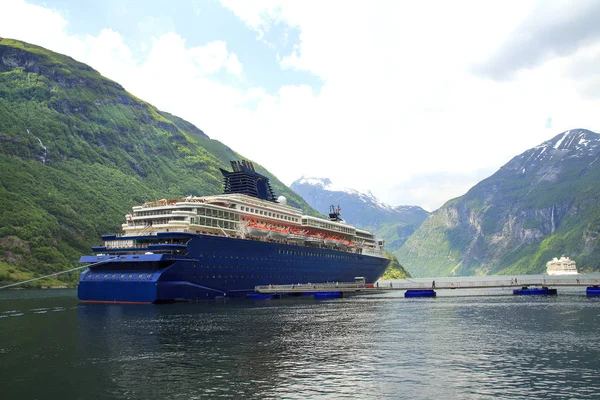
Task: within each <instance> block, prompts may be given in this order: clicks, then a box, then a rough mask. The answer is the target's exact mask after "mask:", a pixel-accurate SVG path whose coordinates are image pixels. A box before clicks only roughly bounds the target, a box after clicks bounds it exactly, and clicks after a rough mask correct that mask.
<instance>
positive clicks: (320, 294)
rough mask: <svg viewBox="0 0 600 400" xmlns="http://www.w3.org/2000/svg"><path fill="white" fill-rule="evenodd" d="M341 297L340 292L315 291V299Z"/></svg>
mask: <svg viewBox="0 0 600 400" xmlns="http://www.w3.org/2000/svg"><path fill="white" fill-rule="evenodd" d="M340 297H342V292H315V299H337V298H340Z"/></svg>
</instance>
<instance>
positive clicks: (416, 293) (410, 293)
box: [404, 289, 436, 297]
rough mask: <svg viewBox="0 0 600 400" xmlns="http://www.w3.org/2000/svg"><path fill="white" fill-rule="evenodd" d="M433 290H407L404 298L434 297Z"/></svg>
mask: <svg viewBox="0 0 600 400" xmlns="http://www.w3.org/2000/svg"><path fill="white" fill-rule="evenodd" d="M435 296H436V294H435V290H433V289H425V290H415V289H411V290H407V291H406V292H405V293H404V297H435Z"/></svg>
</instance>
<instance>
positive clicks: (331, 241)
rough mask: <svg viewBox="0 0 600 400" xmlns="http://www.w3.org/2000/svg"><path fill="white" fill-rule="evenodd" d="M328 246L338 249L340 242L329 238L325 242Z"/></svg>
mask: <svg viewBox="0 0 600 400" xmlns="http://www.w3.org/2000/svg"><path fill="white" fill-rule="evenodd" d="M323 241H324V242H325V244H326V245H327V246H335V247H338V246H339V245H340V242H339V240H337V239H334V238H331V237H328V238H325V239H324V240H323Z"/></svg>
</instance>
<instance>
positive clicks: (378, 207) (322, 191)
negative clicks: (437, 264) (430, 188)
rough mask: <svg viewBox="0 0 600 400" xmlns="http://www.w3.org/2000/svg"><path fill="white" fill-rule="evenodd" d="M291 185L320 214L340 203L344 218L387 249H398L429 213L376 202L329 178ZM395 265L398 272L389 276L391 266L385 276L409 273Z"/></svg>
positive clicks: (413, 207)
mask: <svg viewBox="0 0 600 400" xmlns="http://www.w3.org/2000/svg"><path fill="white" fill-rule="evenodd" d="M290 187H291V188H292V189H293V190H294V191H295V192H296V193H298V194H300V195H301V196H302V197H303V198H304V200H306V201H307V202H308V204H310V205H311V206H312V207H313V208H314V209H315V210H317V211H319V212H321V213H323V214H327V213H328V212H329V207H330V206H332V205H333V206H335V207H337V206H340V208H341V209H342V211H341V214H342V217H343V219H344V220H345V221H347V222H348V223H350V224H352V225H354V226H356V227H358V228H361V229H365V230H368V231H370V232H373V233H374V234H375V235H376V236H377V237H380V238H382V239H384V240H385V243H386V245H385V247H386V249H387V250H388V251H390V252H394V251H396V250H398V249H399V248H400V246H402V244H403V243H404V242H405V241H406V240H407V239H408V237H409V236H410V235H411V234H412V233H413V232H414V231H415V230H416V229H417V228H418V227H419V226H420V225H421V223H422V222H423V221H424V220H425V218H427V216H428V215H429V213H428V212H427V211H425V210H423V209H422V208H421V207H417V206H397V207H393V206H390V205H388V204H385V203H383V202H381V201H379V199H377V198H376V197H375V196H374V195H373V194H372V193H370V192H369V193H362V192H360V191H358V190H355V189H349V188H341V187H337V186H335V185H334V184H333V183H332V182H331V180H330V179H328V178H305V177H302V178H300V179H298V180H296V181H295V182H294V183H292V185H291V186H290ZM395 262H396V263H397V260H396V261H395ZM394 268H395V269H396V270H398V271H399V272H397V273H394V275H393V276H392V275H390V274H391V273H392V270H393V268H390V269H389V270H388V271H387V273H386V275H385V276H384V279H403V278H404V277H408V276H409V274H408V273H407V272H406V271H404V268H403V267H402V266H401V265H400V263H398V264H397V266H395V267H394Z"/></svg>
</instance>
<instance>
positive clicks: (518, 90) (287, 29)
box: [0, 0, 600, 211]
mask: <svg viewBox="0 0 600 400" xmlns="http://www.w3.org/2000/svg"><path fill="white" fill-rule="evenodd" d="M598 21H600V2H599V1H588V0H577V1H554V0H543V1H527V0H518V1H510V0H503V1H493V2H492V1H481V0H474V1H462V0H453V1H443V0H440V1H426V0H424V1H399V0H389V1H384V0H382V1H366V0H365V1H353V0H328V1H312V0H303V1H296V0H289V1H281V0H252V1H247V0H221V1H217V0H196V1H191V0H190V1H184V0H177V1H155V0H139V1H138V0H103V1H94V2H92V1H80V0H45V1H42V0H28V1H23V0H3V2H2V13H0V36H1V37H8V38H14V39H19V40H24V41H27V42H30V43H34V44H37V45H40V46H43V47H46V48H48V49H51V50H54V51H57V52H60V53H63V54H67V55H70V56H71V57H73V58H75V59H77V60H79V61H82V62H85V63H87V64H89V65H91V66H92V67H93V68H95V69H97V70H98V71H99V72H100V73H102V74H103V75H105V76H107V77H109V78H111V79H113V80H115V81H117V82H119V83H121V84H122V85H123V86H124V87H125V88H126V89H127V90H128V91H129V92H131V93H132V94H134V95H136V96H138V97H140V98H142V99H144V100H146V101H148V102H150V103H152V104H154V105H155V106H157V107H158V108H159V109H162V110H165V111H168V112H170V113H173V114H175V115H178V116H180V117H182V118H184V119H187V120H188V121H190V122H192V123H194V124H195V125H197V126H198V127H199V128H201V129H202V130H204V132H205V133H206V134H208V135H209V136H210V137H211V138H213V139H217V140H220V141H221V142H223V143H225V144H226V145H228V146H230V147H232V148H233V149H234V150H236V151H238V152H239V153H241V154H243V155H244V156H245V157H248V158H249V159H251V160H253V161H255V162H257V163H259V164H261V165H263V166H264V167H266V168H267V169H268V170H269V171H271V172H272V173H274V174H275V175H276V176H277V177H278V178H279V179H281V180H282V181H283V182H284V183H286V184H288V185H289V184H291V183H292V182H293V181H294V180H296V179H298V178H300V177H301V176H303V175H304V176H307V177H309V176H312V177H328V178H330V179H331V180H332V181H333V182H334V183H335V184H336V185H337V186H346V187H350V188H355V189H358V190H362V191H367V190H370V191H372V192H373V194H374V195H375V196H377V197H378V198H380V199H381V200H383V201H385V202H386V203H389V204H391V205H406V204H415V205H420V206H422V207H423V208H425V209H427V210H430V211H432V210H435V209H436V208H438V207H440V206H441V205H442V204H443V203H444V202H445V201H447V200H449V199H450V198H453V197H456V196H460V195H462V194H464V193H465V192H466V191H467V190H468V189H469V188H470V187H471V186H473V185H474V184H475V183H477V182H478V181H480V180H481V179H483V178H485V177H487V176H489V175H491V174H492V173H493V172H495V171H496V170H497V169H498V168H499V167H500V166H502V165H503V164H505V163H506V162H508V161H509V160H510V159H511V158H512V157H514V156H516V155H518V154H520V153H522V152H523V151H525V150H527V149H529V148H531V147H533V146H536V145H538V144H539V143H541V142H543V141H545V140H548V139H550V138H552V137H553V136H555V135H557V134H558V133H560V132H562V131H565V130H568V129H572V128H587V129H591V130H593V131H596V132H600V112H599V110H600V24H599V23H598Z"/></svg>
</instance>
